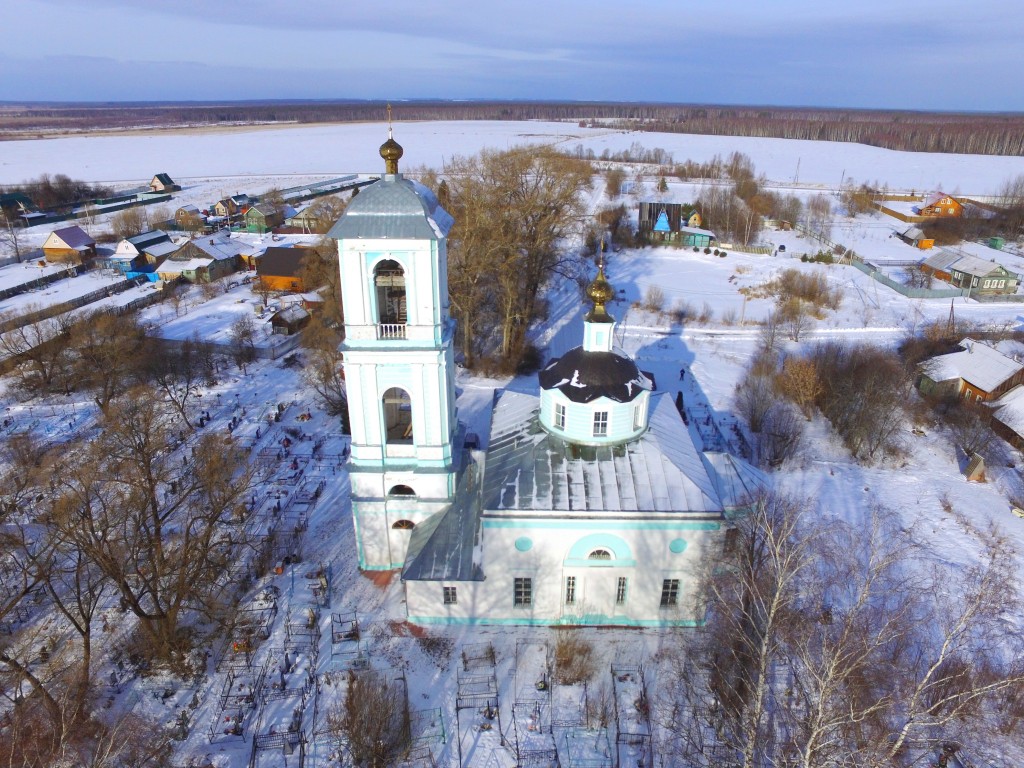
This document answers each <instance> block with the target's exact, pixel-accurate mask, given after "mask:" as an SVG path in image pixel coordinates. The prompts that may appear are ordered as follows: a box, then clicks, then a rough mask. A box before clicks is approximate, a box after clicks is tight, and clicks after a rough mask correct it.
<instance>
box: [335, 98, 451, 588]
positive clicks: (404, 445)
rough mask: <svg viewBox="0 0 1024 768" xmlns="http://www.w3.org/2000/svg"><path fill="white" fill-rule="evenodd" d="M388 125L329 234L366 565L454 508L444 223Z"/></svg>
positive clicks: (390, 558)
mask: <svg viewBox="0 0 1024 768" xmlns="http://www.w3.org/2000/svg"><path fill="white" fill-rule="evenodd" d="M388 122H389V125H388V140H387V141H386V142H384V144H383V145H381V148H380V155H381V157H382V158H383V159H384V166H385V172H384V174H383V176H382V177H381V178H380V180H379V181H377V182H376V183H374V184H371V185H370V186H367V187H365V188H364V189H363V190H362V191H361V192H360V193H359V195H357V196H356V197H354V198H353V199H352V201H351V203H350V204H349V207H348V209H347V210H346V211H345V214H344V215H343V216H342V217H341V219H340V220H339V221H338V222H337V223H336V224H335V225H334V227H333V228H332V229H331V231H330V233H329V236H330V237H332V238H334V239H335V240H336V241H337V243H338V260H339V269H340V277H341V294H342V301H343V304H344V307H345V341H344V342H343V344H342V347H341V350H342V353H343V355H344V371H345V382H346V386H347V388H348V402H349V420H350V424H351V430H352V453H351V459H350V466H349V468H350V476H351V482H352V512H353V516H354V519H355V529H356V539H357V543H358V547H359V565H360V567H361V568H363V569H369V570H373V569H381V570H383V569H392V568H398V567H401V565H402V564H403V562H404V559H405V550H406V547H407V546H408V542H409V536H410V533H411V531H412V529H413V528H415V526H416V525H417V524H418V523H420V522H422V521H423V520H425V519H426V518H428V517H430V516H431V515H432V514H433V513H435V512H437V511H439V510H441V509H444V507H445V506H446V505H448V504H450V503H451V502H452V499H453V498H454V494H455V485H456V474H457V470H458V467H457V463H458V461H459V458H460V457H459V454H458V451H456V450H454V449H453V444H455V442H456V433H457V432H458V416H457V413H456V408H455V383H454V378H453V377H454V371H455V364H454V351H453V337H454V332H455V324H454V321H453V320H452V319H451V317H450V315H449V300H448V256H447V249H446V240H447V235H448V231H449V230H450V228H451V226H452V223H453V222H452V218H451V216H450V215H449V214H448V212H447V211H445V210H444V208H442V207H441V206H440V205H439V204H438V202H437V198H436V197H435V196H434V194H433V193H432V192H431V191H430V190H429V189H427V188H426V187H424V186H423V185H421V184H419V183H417V182H415V181H412V180H411V179H406V178H404V177H403V176H402V174H401V173H399V171H398V161H399V160H400V159H401V157H402V154H403V152H404V151H403V149H402V147H401V145H399V144H398V142H397V141H395V139H394V136H393V135H392V129H391V126H390V109H389V121H388ZM396 487H398V488H402V489H405V490H404V492H403V493H400V494H396V493H393V492H392V489H394V488H396ZM398 523H401V524H400V525H396V524H398Z"/></svg>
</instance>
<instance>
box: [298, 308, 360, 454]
mask: <svg viewBox="0 0 1024 768" xmlns="http://www.w3.org/2000/svg"><path fill="white" fill-rule="evenodd" d="M340 344H341V335H340V334H339V333H338V332H337V331H335V330H334V329H332V328H329V327H328V326H326V325H325V324H324V322H323V319H322V318H321V317H320V316H319V315H314V316H313V318H312V319H311V320H310V322H309V325H307V326H306V328H305V330H304V331H303V333H302V345H303V347H304V348H305V349H306V352H307V354H308V355H309V362H308V363H307V365H306V367H305V369H304V370H303V378H304V379H305V380H306V383H307V384H309V386H311V387H312V388H313V390H314V391H315V392H316V395H317V400H319V402H320V406H321V407H322V408H323V409H324V410H325V411H326V412H327V413H328V414H329V415H330V416H337V417H339V418H340V419H341V423H342V432H344V433H345V434H348V433H349V422H348V393H347V391H346V389H345V378H344V374H343V370H342V355H341V350H340V348H339V347H340Z"/></svg>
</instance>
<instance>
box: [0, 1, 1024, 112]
mask: <svg viewBox="0 0 1024 768" xmlns="http://www.w3.org/2000/svg"><path fill="white" fill-rule="evenodd" d="M5 10H6V11H7V13H6V14H5V22H6V27H7V29H8V30H9V35H8V38H7V39H6V40H5V46H4V50H3V52H2V53H0V65H3V68H4V70H5V73H6V74H7V77H6V78H5V79H4V84H3V85H2V86H0V101H2V102H4V103H15V104H20V103H34V104H68V103H70V104H95V103H101V104H103V103H106V104H119V103H125V102H127V103H143V102H144V103H154V102H155V103H179V104H180V103H187V102H195V103H233V102H252V101H260V102H265V101H285V100H286V101H300V102H301V101H308V100H317V101H319V100H325V99H326V100H328V101H334V100H345V101H349V100H351V101H374V100H377V99H378V98H380V99H382V100H383V99H390V100H391V101H396V102H397V101H406V100H407V101H419V100H431V101H433V100H444V101H555V102H566V103H568V102H584V103H585V102H612V103H638V104H651V103H656V104H681V105H722V106H759V105H772V106H777V107H786V108H818V109H857V110H883V111H890V110H907V111H914V112H920V111H923V112H970V113H974V112H984V113H1013V112H1019V111H1024V94H1021V93H1020V91H1019V89H1018V88H1016V87H1015V86H1016V81H1015V78H1014V76H1013V74H1012V73H1013V72H1016V71H1020V70H1021V69H1024V46H1021V45H1020V44H1019V39H1020V33H1021V31H1024V9H1022V8H1021V7H1019V5H1016V4H1010V3H1009V2H1008V1H1007V0H979V2H976V3H974V4H973V5H972V7H971V10H970V14H967V15H965V14H964V13H963V9H962V7H961V5H960V4H959V3H954V2H952V0H933V1H932V2H928V3H924V2H911V3H904V4H899V5H894V4H892V3H887V2H884V1H883V0H864V2H863V3H861V4H859V5H858V6H857V7H855V8H854V7H847V6H833V5H832V4H822V3H813V2H808V0H779V2H777V3H773V4H770V5H768V6H766V5H764V4H757V3H752V2H749V0H724V2H722V3H720V4H717V5H716V7H715V8H713V9H708V10H706V11H704V12H702V13H701V12H697V13H695V12H693V11H692V9H680V8H679V6H678V5H676V4H673V3H671V2H669V0H654V1H653V2H652V3H650V4H647V5H645V6H644V7H643V8H642V12H637V11H636V10H635V9H630V8H623V7H622V4H621V3H611V2H608V0H596V1H595V2H591V3H589V4H586V5H584V4H582V3H568V4H559V5H556V6H552V5H551V4H549V3H548V4H545V3H541V2H537V0H526V2H522V1H520V2H519V3H516V4H512V3H495V4H489V5H486V6H483V7H480V6H479V5H476V4H471V3H469V2H468V0H449V2H447V3H446V4H445V6H444V8H443V9H442V12H438V11H437V9H436V8H432V7H431V8H428V7H425V6H422V5H420V4H416V3H411V2H408V0H396V1H395V2H392V3H390V4H389V5H388V7H386V8H384V9H382V8H380V6H379V5H377V4H373V5H371V4H369V3H356V4H346V5H344V6H341V5H339V4H335V3H328V2H325V0H310V2H307V3H304V4H302V5H301V6H299V7H293V8H288V9H287V12H286V13H282V11H281V7H280V6H279V5H278V4H277V3H274V2H272V1H271V0H249V1H248V2H241V1H240V0H225V2H223V3H221V4H219V5H218V6H217V13H216V14H210V13H209V12H208V9H207V8H205V7H201V6H199V5H197V4H182V3H174V2H170V1H169V0H153V1H151V2H149V3H146V4H138V3H136V2H132V1H131V0H93V1H92V2H90V3H88V4H85V3H82V2H81V1H80V0H26V1H25V2H22V3H19V4H16V5H12V6H11V7H10V8H7V9H5ZM226 92H227V93H229V98H227V99H225V98H224V95H225V93H226ZM325 93H326V94H329V95H328V96H325ZM400 94H401V95H400Z"/></svg>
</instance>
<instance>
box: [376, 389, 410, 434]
mask: <svg viewBox="0 0 1024 768" xmlns="http://www.w3.org/2000/svg"><path fill="white" fill-rule="evenodd" d="M382 403H383V406H384V437H385V441H386V442H388V443H405V444H409V443H412V441H413V440H412V401H411V400H410V399H409V393H408V392H406V391H405V390H403V389H399V388H398V387H392V388H391V389H389V390H388V391H387V392H385V393H384V397H383V398H382Z"/></svg>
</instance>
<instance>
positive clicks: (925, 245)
mask: <svg viewBox="0 0 1024 768" xmlns="http://www.w3.org/2000/svg"><path fill="white" fill-rule="evenodd" d="M897 237H899V239H900V240H902V241H903V242H905V243H906V244H907V245H912V246H914V247H915V248H920V249H921V250H922V251H926V250H928V249H929V248H933V247H935V239H934V238H931V237H926V236H925V234H924V231H923V230H922V229H921V228H920V227H918V226H915V225H911V226H909V227H907V228H906V229H905V230H903V231H902V232H898V233H897Z"/></svg>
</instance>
